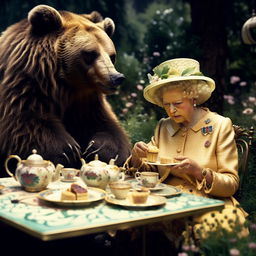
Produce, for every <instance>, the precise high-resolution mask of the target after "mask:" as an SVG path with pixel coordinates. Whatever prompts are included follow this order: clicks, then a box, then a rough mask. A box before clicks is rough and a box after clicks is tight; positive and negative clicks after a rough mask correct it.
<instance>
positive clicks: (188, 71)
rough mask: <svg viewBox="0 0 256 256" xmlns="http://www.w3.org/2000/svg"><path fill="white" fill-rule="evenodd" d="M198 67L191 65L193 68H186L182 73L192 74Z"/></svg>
mask: <svg viewBox="0 0 256 256" xmlns="http://www.w3.org/2000/svg"><path fill="white" fill-rule="evenodd" d="M195 68H196V67H191V68H186V69H185V70H184V71H183V72H182V73H181V75H182V76H190V75H191V74H192V73H193V71H194V70H195Z"/></svg>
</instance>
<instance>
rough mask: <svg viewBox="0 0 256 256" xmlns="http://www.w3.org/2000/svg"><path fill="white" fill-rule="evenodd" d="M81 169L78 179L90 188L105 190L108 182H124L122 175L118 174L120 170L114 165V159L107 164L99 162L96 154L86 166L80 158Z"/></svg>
mask: <svg viewBox="0 0 256 256" xmlns="http://www.w3.org/2000/svg"><path fill="white" fill-rule="evenodd" d="M81 162H82V167H81V172H80V177H81V179H82V180H83V181H84V183H85V184H87V185H88V186H92V187H98V188H101V189H106V186H107V185H108V184H109V182H112V181H117V180H124V178H125V175H124V173H121V172H120V168H119V167H118V166H116V165H114V159H111V160H110V163H109V164H107V163H105V162H102V161H100V160H99V156H98V154H96V155H95V159H94V160H93V161H91V162H89V163H88V164H87V163H86V162H85V160H84V159H83V158H81Z"/></svg>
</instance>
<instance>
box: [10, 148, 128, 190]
mask: <svg viewBox="0 0 256 256" xmlns="http://www.w3.org/2000/svg"><path fill="white" fill-rule="evenodd" d="M11 159H16V160H17V161H18V163H17V167H16V170H15V171H10V170H9V167H8V163H9V161H10V160H11ZM81 163H82V166H81V169H80V170H77V169H74V168H64V166H63V165H61V164H57V166H56V167H55V166H54V164H53V163H52V162H51V161H49V160H44V159H43V157H42V156H41V155H39V154H37V150H36V149H33V150H32V154H31V155H30V156H29V157H28V158H27V159H26V160H22V159H21V158H20V157H19V156H18V155H10V156H9V157H8V158H7V159H6V161H5V169H6V172H7V173H8V174H9V175H10V176H11V177H13V178H14V179H15V180H16V181H18V182H19V183H20V185H21V186H22V187H23V188H24V189H25V190H26V191H28V192H39V191H42V190H44V189H46V188H47V186H48V185H49V183H50V182H54V181H57V180H58V179H59V178H60V176H61V175H62V177H63V179H62V180H63V181H74V178H75V177H76V176H77V175H79V176H80V178H81V179H82V180H83V181H84V183H85V184H86V185H88V186H92V187H97V188H101V189H106V187H107V185H108V184H109V183H110V182H114V181H124V178H125V173H124V172H122V171H123V168H121V167H118V166H116V165H115V159H111V160H110V162H109V164H107V163H105V162H102V161H100V160H99V157H98V155H97V154H96V155H95V159H94V160H93V161H91V162H89V163H86V161H85V160H84V159H83V158H81Z"/></svg>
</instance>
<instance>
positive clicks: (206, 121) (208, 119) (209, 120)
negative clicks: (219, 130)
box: [204, 118, 212, 124]
mask: <svg viewBox="0 0 256 256" xmlns="http://www.w3.org/2000/svg"><path fill="white" fill-rule="evenodd" d="M211 121H212V120H211V119H210V118H207V119H206V120H205V121H204V123H205V124H209V123H210V122H211Z"/></svg>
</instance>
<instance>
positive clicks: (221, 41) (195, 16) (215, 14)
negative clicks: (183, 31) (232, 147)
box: [189, 0, 230, 114]
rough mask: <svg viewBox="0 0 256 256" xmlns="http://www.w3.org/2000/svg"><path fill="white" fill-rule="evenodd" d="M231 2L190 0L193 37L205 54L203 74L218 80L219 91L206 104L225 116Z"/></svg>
mask: <svg viewBox="0 0 256 256" xmlns="http://www.w3.org/2000/svg"><path fill="white" fill-rule="evenodd" d="M229 1H230V0H225V1H223V0H189V2H190V5H191V18H192V24H191V27H192V33H193V34H194V35H195V36H197V37H198V38H199V41H200V45H199V47H200V49H201V51H202V55H201V58H200V59H199V61H200V64H201V70H202V71H203V73H204V74H205V75H206V76H209V77H211V78H212V79H214V80H215V83H216V89H215V91H214V93H213V94H212V97H211V98H210V99H209V101H208V102H207V103H206V104H205V105H206V106H209V107H210V109H211V110H212V111H216V112H218V113H220V114H221V113H222V112H223V89H224V87H225V75H226V59H227V35H226V17H227V16H226V15H228V14H227V12H228V6H230V3H229Z"/></svg>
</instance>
